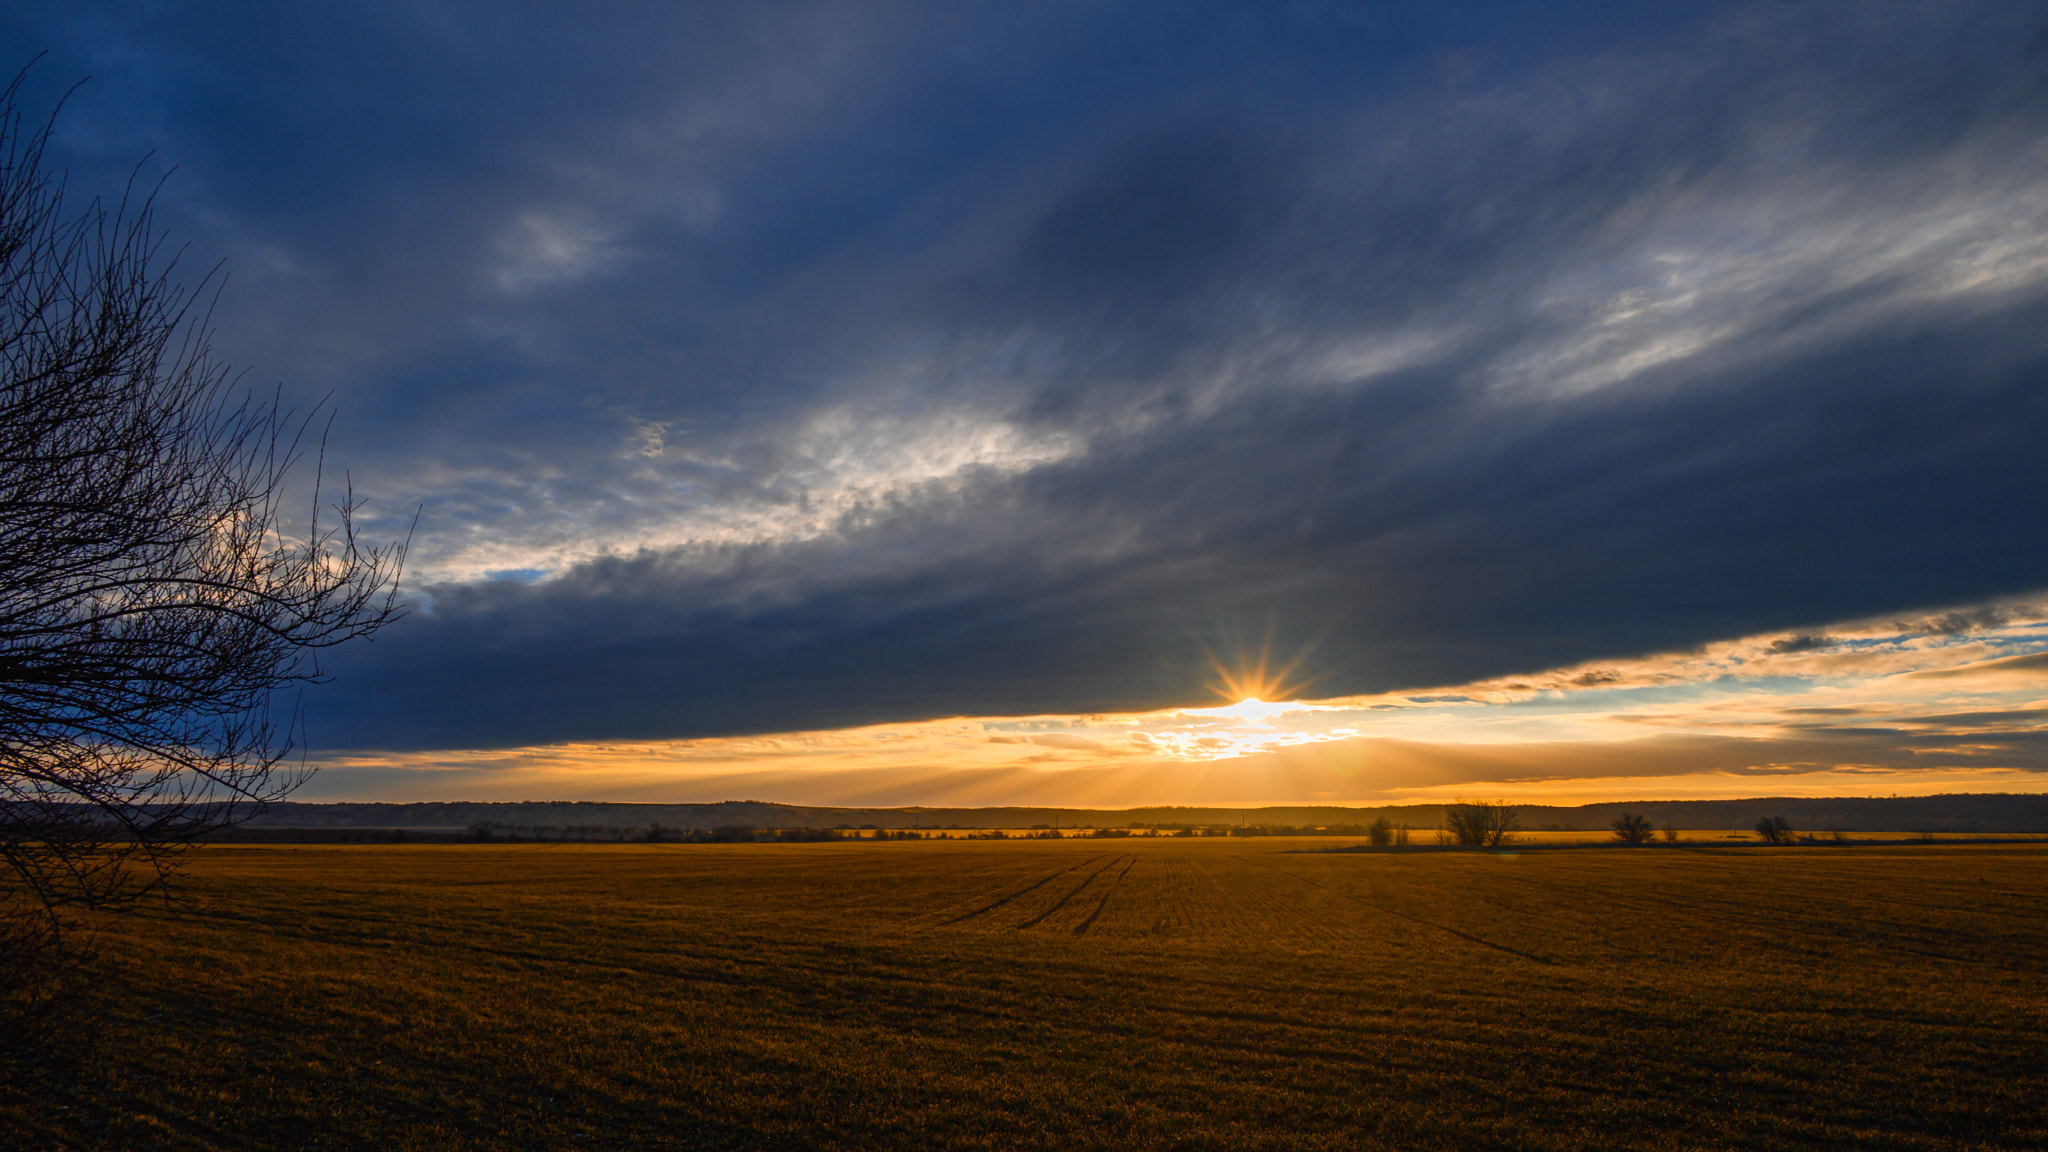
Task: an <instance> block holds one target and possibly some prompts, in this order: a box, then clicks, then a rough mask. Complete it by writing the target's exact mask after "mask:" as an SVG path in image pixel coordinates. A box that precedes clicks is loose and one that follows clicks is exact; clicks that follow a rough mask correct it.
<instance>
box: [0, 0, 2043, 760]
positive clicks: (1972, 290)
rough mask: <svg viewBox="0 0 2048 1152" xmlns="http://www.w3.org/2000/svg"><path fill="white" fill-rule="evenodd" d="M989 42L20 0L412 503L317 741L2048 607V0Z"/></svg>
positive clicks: (114, 146) (387, 499) (1217, 20)
mask: <svg viewBox="0 0 2048 1152" xmlns="http://www.w3.org/2000/svg"><path fill="white" fill-rule="evenodd" d="M1013 8H1014V6H1007V7H1006V6H987V7H983V8H966V9H962V8H958V7H956V6H944V7H924V6H919V5H909V4H906V5H900V6H895V5H878V4H865V3H864V4H859V5H842V4H832V3H821V4H788V5H753V6H747V7H746V8H745V9H743V10H729V11H721V10H715V9H707V10H693V9H679V10H677V11H675V12H673V13H670V14H667V15H662V16H659V17H650V16H647V15H646V14H644V13H634V14H631V15H627V14H624V13H607V12H602V11H590V12H579V13H578V14H577V15H576V16H575V17H574V18H568V17H562V16H559V15H550V14H548V13H544V12H539V11H533V12H522V13H508V12H507V11H506V10H504V9H502V8H500V7H498V6H490V7H488V8H486V7H469V6H464V5H442V6H438V7H435V8H431V9H426V8H416V7H394V8H391V9H388V10H379V9H375V8H357V9H353V10H350V11H349V12H347V13H345V14H341V13H331V14H303V13H278V12H274V11H271V10H269V9H251V10H248V11H243V10H238V9H235V8H234V7H232V6H227V5H221V6H215V7H211V8H209V9H206V10H205V11H204V12H203V13H190V12H185V11H182V10H181V11H180V12H178V13H175V14H169V13H158V12H156V11H154V10H152V9H149V8H147V7H141V6H136V7H130V6H125V5H100V6H85V7H77V8H68V9H67V10H66V11H65V12H64V13H62V14H56V15H53V14H50V13H48V12H43V11H41V10H40V9H34V8H28V7H26V6H22V7H16V8H13V9H11V10H10V12H9V14H8V15H7V16H6V23H5V24H4V25H0V27H4V28H5V30H6V42H8V43H13V44H21V45H24V46H27V45H35V46H43V45H48V46H50V47H51V48H52V55H51V57H50V58H49V59H48V60H46V61H45V62H44V63H43V64H42V65H40V66H39V69H38V73H37V76H38V78H39V81H41V82H47V84H48V85H50V86H55V85H57V83H58V82H59V81H60V80H62V81H68V79H69V78H70V77H71V76H72V75H73V74H75V73H80V72H88V71H89V72H92V73H94V74H95V76H96V78H95V79H94V81H93V82H92V84H91V85H89V86H88V87H87V88H86V89H85V90H83V91H82V92H81V93H80V94H79V95H78V96H77V97H75V98H74V100H73V102H72V104H71V105H70V106H69V107H68V108H67V110H66V113H65V117H64V119H63V120H62V122H61V124H62V132H61V141H60V142H61V144H62V145H63V148H64V154H65V157H66V158H67V159H68V161H69V162H70V163H71V164H72V165H73V166H74V168H75V170H76V172H77V173H78V176H77V180H78V181H79V182H81V183H82V184H83V185H87V186H90V185H91V184H92V182H93V181H95V180H98V181H101V182H102V183H104V182H105V181H107V180H109V179H112V174H113V173H116V172H121V171H125V166H126V165H128V164H130V163H132V162H133V158H134V157H135V156H136V155H137V154H139V153H140V152H142V151H145V150H148V149H151V148H153V149H155V150H156V151H157V152H158V154H159V155H160V156H162V157H163V158H164V159H165V160H167V161H175V162H176V163H178V164H179V165H180V169H179V172H178V173H177V174H176V176H175V177H174V178H173V180H172V182H171V184H170V185H169V191H167V193H166V198H167V199H166V202H165V210H166V218H167V219H170V220H173V221H175V223H176V226H177V227H178V228H179V229H180V230H181V231H182V232H183V233H185V234H188V235H191V236H192V237H194V239H195V241H196V244H197V246H198V247H199V248H204V249H205V250H207V251H208V252H209V253H213V252H218V253H221V254H224V255H225V256H226V257H227V258H228V260H229V262H230V267H231V272H232V275H233V281H232V283H231V286H230V290H229V293H228V296H227V297H226V299H225V300H224V303H223V306H222V311H221V312H220V327H221V343H222V345H223V348H224V350H225V351H227V352H228V353H229V354H230V355H231V356H233V357H234V358H235V359H237V360H238V361H240V362H244V363H249V364H251V365H253V366H254V369H255V371H256V373H257V374H258V376H259V377H260V378H261V379H264V380H268V379H272V378H278V377H282V378H284V379H286V380H287V381H288V382H289V383H290V386H291V387H292V388H293V389H295V390H296V394H298V395H302V396H307V397H311V396H317V395H319V394H321V393H323V392H325V391H328V390H332V391H333V392H334V395H335V399H334V404H335V406H336V407H337V408H338V410H339V411H340V412H341V413H342V423H341V424H340V425H339V426H338V428H339V431H338V438H337V442H336V443H335V445H334V446H333V447H332V448H331V449H330V453H329V458H330V460H341V461H344V462H345V463H346V465H347V467H348V468H349V469H350V471H351V473H352V477H353V479H354V481H355V483H356V486H357V490H358V491H359V492H367V493H368V494H369V495H370V496H371V497H372V498H373V500H374V501H375V502H376V504H375V507H377V508H378V509H381V510H382V511H383V512H384V513H385V514H386V515H387V516H388V517H389V519H388V520H387V521H386V522H385V523H386V524H387V525H393V524H397V523H399V522H401V521H402V520H403V519H404V518H405V517H406V516H407V515H409V510H410V509H411V508H413V507H416V506H418V507H423V508H424V510H425V511H424V516H423V519H422V522H421V525H422V526H421V530H420V534H419V536H418V537H417V543H416V548H415V552H414V560H413V571H412V579H413V581H414V587H415V588H416V590H417V596H418V604H419V607H418V609H417V610H416V611H415V612H414V613H413V615H412V616H411V617H410V618H409V619H408V620H406V621H405V622H404V623H403V624H402V625H400V626H398V627H395V628H393V629H392V630H390V631H389V632H387V633H386V634H385V635H383V636H382V637H380V638H379V639H378V641H377V642H376V643H375V644H374V645H368V646H363V647H360V648H357V649H352V650H346V651H343V652H341V653H339V654H338V655H337V657H336V659H335V660H334V661H333V662H332V664H331V668H330V670H331V671H332V672H333V674H334V677H335V682H334V683H333V684H332V685H331V686H329V687H328V688H326V689H323V690H321V691H320V692H319V693H317V694H315V695H314V696H311V697H309V699H308V705H309V719H310V721H311V725H312V734H313V739H314V743H315V745H316V746H317V747H321V748H326V749H333V748H341V749H387V750H397V751H404V750H415V751H417V750H428V749H450V748H500V749H505V748H518V747H530V746H538V745H551V744H560V743H564V742H580V741H618V740H657V741H658V740H670V739H687V738H711V737H723V736H736V735H744V734H760V733H775V732H787V731H799V730H823V729H839V728H853V727H859V726H863V725H872V724H881V723H896V722H910V721H922V720H928V719H930V718H933V717H945V716H992V715H996V716H999V715H1011V716H1024V715H1038V714H1084V713H1094V712H1116V713H1138V712H1150V711H1153V710H1157V709H1162V708H1174V707H1188V706H1195V705H1201V704H1206V703H1211V702H1213V692H1212V688H1213V685H1214V682H1215V680H1216V671H1215V665H1216V664H1217V663H1218V662H1219V661H1220V662H1222V663H1224V664H1226V665H1228V664H1231V663H1233V662H1236V661H1238V660H1240V659H1243V658H1245V657H1246V656H1247V654H1249V653H1253V652H1256V651H1259V650H1262V649H1263V650H1270V651H1272V652H1274V653H1278V654H1279V655H1280V657H1282V658H1283V659H1285V660H1287V661H1292V662H1293V664H1294V670H1293V673H1292V676H1291V679H1292V683H1291V684H1290V685H1289V687H1290V688H1292V689H1293V691H1294V692H1295V693H1296V694H1299V695H1305V696H1308V697H1314V698H1332V697H1354V696H1366V695H1374V694H1381V693H1389V692H1400V691H1404V690H1416V691H1422V690H1427V689H1429V688H1430V687H1431V686H1435V685H1468V686H1469V685H1474V684H1505V683H1509V682H1513V680H1514V678H1515V677H1518V676H1525V675H1529V674H1533V673H1538V672H1542V671H1543V670H1545V669H1560V668H1574V667H1583V668H1584V669H1588V670H1590V669H1593V668H1594V666H1596V665H1601V664H1602V662H1607V663H1608V664H1612V663H1614V662H1617V661H1628V660H1633V659H1639V658H1644V657H1645V654H1651V653H1659V652H1683V651H1687V650H1691V649H1694V648H1697V647H1699V646H1702V645H1710V644H1713V643H1715V642H1730V641H1731V638H1737V637H1754V636H1761V635H1774V636H1779V637H1780V638H1781V639H1788V638H1789V639H1788V642H1790V643H1793V644H1794V646H1795V648H1796V643H1797V637H1799V636H1802V635H1809V634H1811V635H1818V634H1819V633H1818V631H1817V630H1819V629H1823V628H1825V627H1827V626H1829V625H1831V624H1833V623H1834V622H1838V621H1843V620H1853V619H1861V618H1866V617H1872V616H1877V615H1881V614H1887V613H1891V614H1903V613H1908V612H1911V611H1915V610H1919V609H1923V608H1927V607H1928V606H1936V605H1952V604H1973V603H1985V602H1991V601H1996V600H2000V598H2010V597H2013V596H2016V595H2020V594H2024V593H2027V592H2030V591H2033V590H2036V589H2039V588H2040V587H2042V586H2043V585H2044V584H2048V571H2044V569H2043V567H2042V563H2041V545H2040V541H2041V539H2042V538H2043V532H2042V530H2043V529H2044V527H2048V470H2044V469H2043V468H2042V467H2041V466H2040V463H2039V457H2040V445H2041V444H2042V443H2044V442H2048V387H2044V384H2048V191H2044V189H2048V12H2044V10H2043V9H2042V8H2041V7H2040V6H2038V5H2033V4H2022V5H2013V4H1998V5H1982V6H1971V5H1958V4H1943V5H1911V4H1853V3H1819V4H1803V5H1801V4H1795V5H1770V6H1760V7H1756V8H1750V9H1726V8H1721V7H1714V8H1709V9H1703V10H1690V9H1680V8H1671V9H1660V10H1659V12H1658V13H1657V14H1655V15H1654V16H1650V15H1644V16H1639V17H1634V18H1632V19H1631V20H1630V21H1622V22H1615V21H1613V20H1612V19H1610V17H1609V14H1608V13H1606V11H1605V10H1597V11H1596V10H1594V9H1592V8H1590V7H1589V8H1588V9H1586V10H1584V11H1579V10H1575V9H1571V8H1558V9H1556V10H1555V11H1553V12H1550V13H1548V14H1546V16H1545V17H1544V18H1543V19H1542V20H1535V19H1534V18H1533V17H1529V16H1523V15H1516V14H1514V13H1510V12H1505V11H1494V10H1492V9H1487V8H1480V9H1475V10H1473V12H1471V13H1462V14H1446V15H1444V16H1442V17H1440V18H1436V19H1429V20H1424V19H1418V18H1413V17H1396V16H1393V15H1390V14H1386V13H1378V12H1374V11H1372V10H1366V11H1364V12H1363V13H1362V14H1360V13H1349V14H1347V13H1346V12H1345V11H1340V10H1338V9H1336V8H1334V7H1333V8H1331V9H1328V10H1323V9H1319V8H1316V7H1314V6H1310V7H1307V8H1304V9H1302V10H1301V11H1299V12H1295V13H1292V14H1288V15H1278V14H1272V15H1254V14H1248V13H1247V12H1246V11H1243V10H1240V9H1236V8H1229V7H1221V6H1219V7H1216V8H1213V9H1212V8H1207V7H1203V6H1195V7H1187V6H1178V5H1177V6H1172V7H1170V8H1169V7H1164V6H1159V7H1153V6H1144V5H1140V6H1134V7H1128V8H1119V9H1116V10H1114V11H1108V10H1102V9H1098V8H1096V7H1094V6H1088V5H1071V6H1069V5H1057V4H1055V5H1041V6H1030V7H1029V10H1028V11H1022V12H1020V11H1015V10H1012V9H1013ZM1781 655H1787V656H1791V655H1796V653H1795V652H1792V651H1789V650H1788V652H1787V653H1784V654H1781ZM1580 674H1591V672H1590V671H1586V672H1582V673H1580ZM1503 690H1504V689H1503ZM1688 738H1689V739H1690V738H1691V737H1688ZM1774 738H1782V739H1787V740H1798V739H1826V740H1833V741H1840V740H1856V739H1861V737H1857V736H1853V735H1845V734H1843V733H1840V732H1836V733H1831V734H1816V735H1809V736H1802V735H1797V734H1785V735H1783V736H1781V737H1774ZM1698 739H1700V740H1706V739H1708V738H1707V737H1706V736H1700V737H1698ZM1898 746H1899V747H1905V745H1904V744H1899V745H1898ZM1700 747H1705V745H1700ZM1270 755H1281V753H1277V752H1276V753H1270ZM1302 755H1307V753H1302ZM1701 755H1706V754H1705V753H1701ZM1831 755H1832V753H1831ZM1711 758H1712V757H1711V756H1708V759H1711ZM1702 762H1704V761H1702ZM1312 791H1313V789H1312Z"/></svg>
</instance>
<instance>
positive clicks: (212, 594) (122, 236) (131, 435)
mask: <svg viewBox="0 0 2048 1152" xmlns="http://www.w3.org/2000/svg"><path fill="white" fill-rule="evenodd" d="M24 75H25V73H24ZM21 84H22V77H21V76H17V77H16V78H15V80H14V82H13V83H11V84H9V85H8V86H7V87H6V89H5V90H4V92H0V865H4V867H0V962H5V963H21V964H26V963H28V962H29V959H27V958H32V957H33V956H34V955H36V954H37V953H39V952H41V951H46V950H47V949H49V948H50V947H51V946H52V945H53V943H54V942H56V941H58V940H59V939H61V936H62V932H63V928H64V923H65V920H66V914H67V910H70V909H76V908H80V907H97V908H104V907H109V906H118V905H120V904H122V903H124V902H127V901H130V900H133V899H134V898H136V897H137V896H139V895H141V894H142V893H143V892H146V891H148V890H149V889H151V888H152V887H154V886H155V885H157V884H158V883H160V882H161V880H162V879H163V878H164V877H165V876H166V875H167V873H168V870H169V869H170V868H171V867H172V865H173V863H174V860H175V857H176V854H177V851H178V850H179V848H180V847H181V846H183V845H187V844H190V843H191V842H192V841H193V840H194V839H195V838H196V837H199V836H201V835H203V834H204V833H206V832H208V831H210V830H213V829H216V828H219V827H221V826H223V825H226V824H229V823H232V822H234V821H235V820H237V819H239V818H241V817H243V816H245V815H247V814H248V813H250V812H251V811H253V810H254V809H255V808H256V807H257V806H260V805H261V804H263V803H265V802H268V801H271V800H274V799H276V798H278V797H281V796H283V795H284V794H286V793H287V792H289V791H290V790H291V789H292V788H293V787H295V786H296V785H297V784H298V783H299V782H300V781H301V780H302V779H303V775H304V768H303V763H302V760H297V759H295V757H294V754H295V746H294V745H295V741H294V739H293V732H294V729H295V727H296V726H297V725H296V720H297V714H296V708H295V707H291V708H286V709H284V710H283V711H281V712H280V711H276V710H274V709H273V704H274V702H275V701H276V699H277V698H278V695H279V693H280V692H281V691H283V690H288V689H290V688H291V687H293V686H294V685H303V684H306V683H311V682H317V681H318V680H319V679H320V669H319V665H318V663H317V660H316V656H317V654H318V652H319V651H320V650H321V649H324V648H326V647H329V646H331V645H335V644H340V643H344V642H346V641H349V640H353V639H356V638H358V637H362V636H366V635H368V634H370V633H372V632H374V631H376V630H377V629H378V628H380V627H382V626H383V625H385V624H387V623H389V622H390V621H391V620H393V619H395V618H396V616H397V615H398V614H399V609H398V605H397V601H396V596H397V593H398V577H399V572H400V569H401V567H402V565H403V561H404V544H403V543H394V544H390V545H386V546H384V547H381V548H378V547H370V546H368V545H366V544H364V543H362V542H360V541H359V540H358V537H357V534H356V528H355V524H354V521H353V515H354V513H355V512H356V510H357V508H358V505H357V504H356V503H355V501H354V498H353V495H352V494H351V495H349V496H348V497H346V498H344V499H343V500H342V501H341V502H340V503H339V504H337V505H336V506H335V508H334V510H333V512H332V514H331V516H330V518H329V519H328V520H327V521H325V522H323V521H322V519H321V516H320V500H321V497H320V494H319V490H318V478H317V466H316V467H315V470H314V472H315V474H314V475H313V476H311V477H309V480H310V481H311V485H312V503H313V514H312V517H311V518H310V520H309V521H308V522H306V523H305V524H304V526H303V531H302V532H300V533H298V534H296V535H294V534H292V533H291V531H290V529H291V528H292V525H291V524H290V523H289V521H288V520H287V519H286V518H285V516H284V515H283V514H282V508H281V505H282V501H283V498H284V496H285V494H286V480H287V475H288V473H290V471H291V470H292V468H293V466H294V465H295V464H297V463H299V462H301V458H302V456H303V455H304V452H303V451H302V445H304V446H306V447H310V445H306V444H305V442H304V441H303V434H304V433H305V431H306V428H307V425H306V423H305V422H304V421H298V422H294V421H292V420H291V418H290V417H289V416H287V415H286V414H284V413H282V412H281V411H280V410H279V407H278V405H277V404H276V403H275V402H272V403H270V404H267V405H264V404H256V403H253V402H250V401H248V400H246V399H243V400H240V401H238V400H237V399H236V397H235V395H234V393H235V388H234V385H235V381H234V380H233V378H232V377H231V374H230V372H229V370H228V369H227V368H225V367H224V366H222V365H220V364H218V363H216V362H215V360H214V359H213V357H212V354H211V349H210V347H209V336H210V331H209V329H208V326H207V323H206V314H205V311H204V309H203V307H200V305H201V304H202V303H203V300H202V297H201V295H200V293H202V292H204V291H206V290H207V289H208V287H209V285H210V284H211V282H212V281H213V279H214V278H213V277H212V276H211V275H210V274H209V275H207V276H204V277H201V278H200V279H199V280H198V282H197V287H196V288H188V287H183V286H181V285H180V284H179V282H178V281H177V280H176V279H175V278H174V275H175V273H176V272H177V271H178V268H177V263H178V262H177V257H176V253H174V252H170V251H167V249H166V247H165V241H164V238H163V236H162V234H161V233H159V232H158V230H157V229H156V227H155V226H154V224H153V221H152V218H151V199H152V198H151V196H149V195H141V196H137V195H134V194H133V188H132V186H131V193H130V194H129V195H124V197H123V198H122V199H121V201H120V202H118V203H116V204H113V205H108V204H104V203H102V202H101V201H98V200H94V201H92V202H91V203H89V204H87V205H85V206H84V207H83V208H82V209H80V210H78V211H76V212H72V211H70V210H69V209H68V208H67V205H66V203H65V195H64V189H63V184H62V181H61V179H58V178H54V177H53V176H52V175H51V174H50V173H49V172H48V171H47V170H46V169H45V167H44V159H45V157H44V152H45V147H46V145H47V143H48V141H49V134H50V125H49V122H48V121H44V122H42V124H41V126H40V127H34V126H28V127H25V126H24V122H23V119H22V116H21V113H20V111H19V110H18V108H17V104H16V99H17V96H18V94H19V92H20V88H21Z"/></svg>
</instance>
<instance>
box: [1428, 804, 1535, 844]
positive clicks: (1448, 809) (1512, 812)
mask: <svg viewBox="0 0 2048 1152" xmlns="http://www.w3.org/2000/svg"><path fill="white" fill-rule="evenodd" d="M1521 823H1522V814H1521V812H1520V810H1519V809H1515V808H1510V807H1508V805H1507V801H1505V800H1459V801H1457V802H1456V803H1453V804H1446V805H1445V806H1444V830H1445V831H1446V832H1447V833H1448V834H1449V836H1450V838H1451V839H1452V840H1453V841H1455V842H1456V843H1459V844H1463V845H1465V846H1467V847H1474V848H1481V847H1483V848H1498V847H1500V846H1501V845H1503V844H1506V843H1507V842H1508V841H1510V840H1513V839H1514V838H1515V833H1516V831H1518V830H1519V829H1520V828H1521Z"/></svg>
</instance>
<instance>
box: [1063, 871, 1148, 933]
mask: <svg viewBox="0 0 2048 1152" xmlns="http://www.w3.org/2000/svg"><path fill="white" fill-rule="evenodd" d="M1111 863H1112V864H1114V863H1115V861H1111ZM1137 863H1138V858H1137V857H1136V856H1133V857H1131V858H1130V859H1129V860H1128V861H1126V862H1125V863H1124V870H1123V871H1121V872H1119V873H1117V874H1116V879H1114V880H1111V881H1110V882H1109V888H1108V889H1107V890H1105V891H1104V892H1103V893H1102V899H1100V900H1097V901H1096V902H1095V910H1094V911H1093V912H1090V913H1088V918H1087V919H1086V920H1083V921H1081V924H1080V926H1079V927H1077V928H1075V929H1074V935H1076V936H1084V935H1086V934H1087V932H1088V929H1089V927H1090V926H1091V925H1093V924H1094V923H1095V918H1096V917H1097V916H1100V915H1102V910H1103V909H1104V908H1106V907H1108V906H1109V898H1110V897H1111V896H1114V895H1116V889H1117V885H1119V884H1122V883H1123V882H1124V877H1126V876H1129V875H1130V874H1131V869H1132V868H1133V867H1135V866H1136V865H1137Z"/></svg>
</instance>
